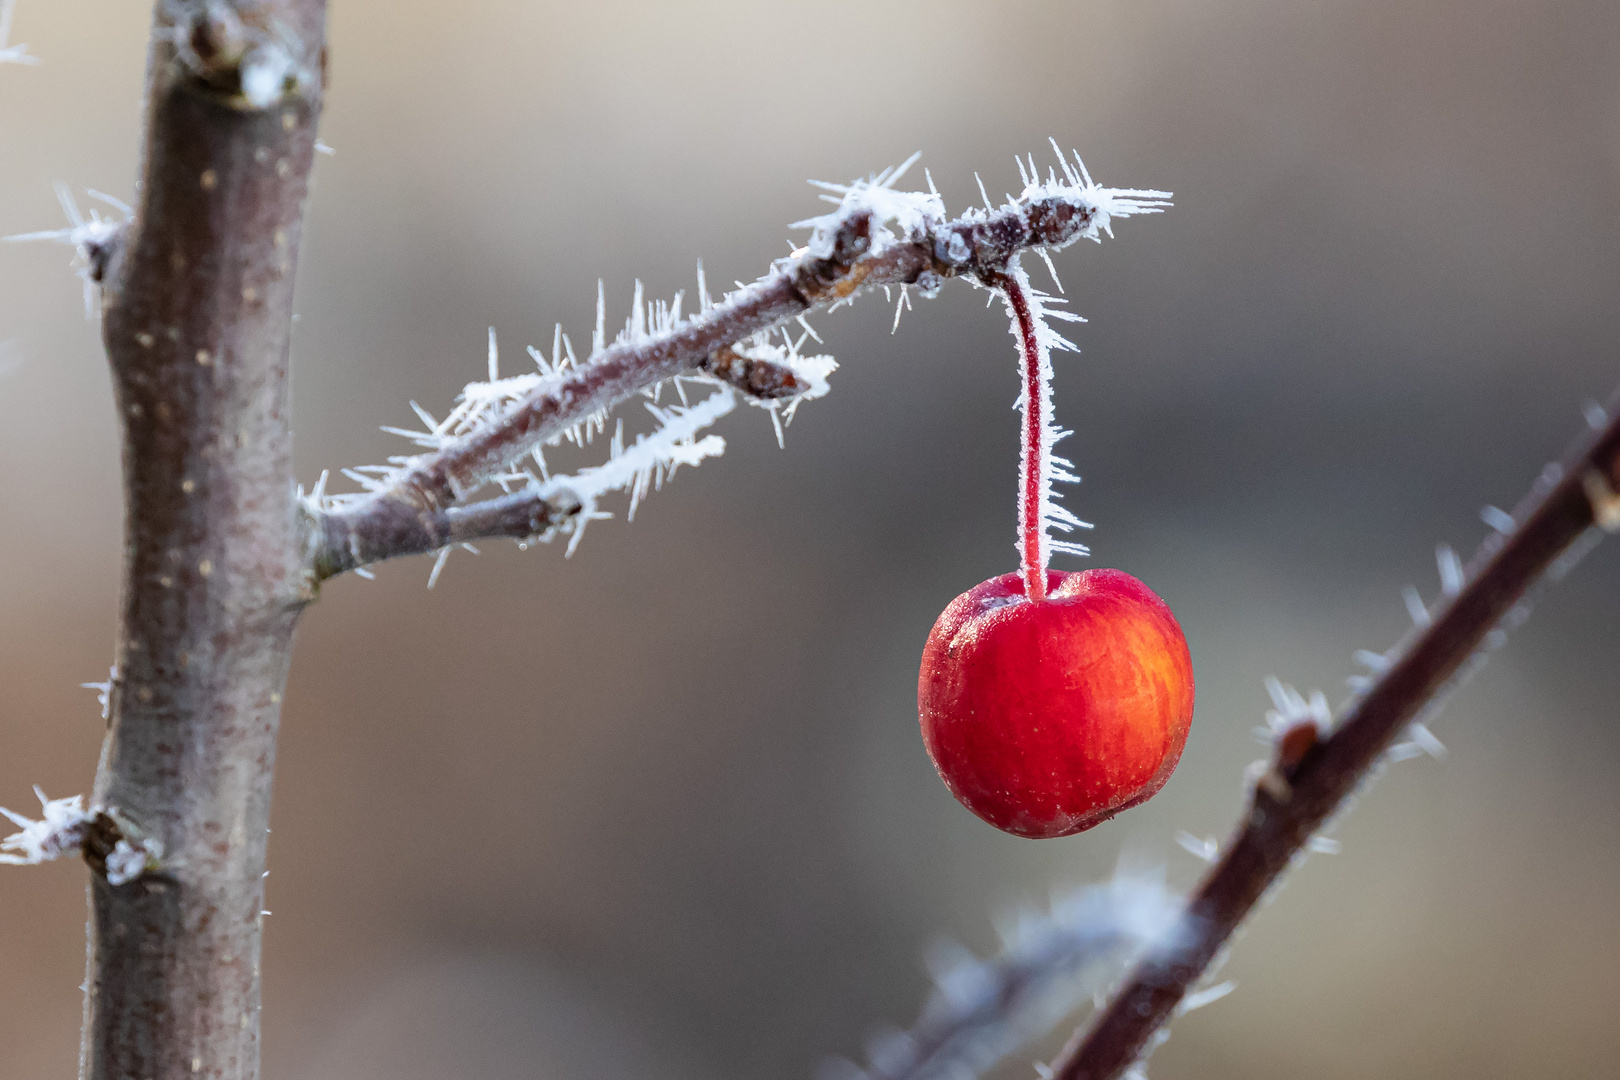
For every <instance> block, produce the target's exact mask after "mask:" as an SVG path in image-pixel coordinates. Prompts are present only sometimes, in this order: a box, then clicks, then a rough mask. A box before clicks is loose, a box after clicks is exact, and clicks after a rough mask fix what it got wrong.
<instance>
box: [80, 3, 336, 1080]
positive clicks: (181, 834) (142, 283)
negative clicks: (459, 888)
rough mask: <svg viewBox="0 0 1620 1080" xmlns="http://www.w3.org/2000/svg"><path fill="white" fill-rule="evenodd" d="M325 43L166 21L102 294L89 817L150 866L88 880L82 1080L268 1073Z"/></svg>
mask: <svg viewBox="0 0 1620 1080" xmlns="http://www.w3.org/2000/svg"><path fill="white" fill-rule="evenodd" d="M324 21H325V4H324V0H265V2H251V0H240V2H236V3H229V4H227V3H217V2H216V3H211V4H210V3H202V2H174V0H160V2H159V3H158V4H157V11H156V16H155V20H154V30H153V36H152V46H151V53H150V58H149V69H148V75H147V100H146V120H145V123H146V127H145V140H144V147H143V161H142V166H141V174H140V187H139V192H140V199H139V205H138V207H137V211H136V214H135V217H134V219H133V221H132V222H131V223H130V225H129V227H128V229H127V231H126V233H125V236H124V238H123V242H122V244H121V245H120V246H119V251H118V252H117V255H116V257H115V258H114V259H113V260H112V261H111V262H110V264H109V265H108V266H107V267H106V272H105V273H104V275H103V277H102V284H103V312H104V319H103V333H104V338H105V343H106V347H107V353H108V358H109V360H110V362H111V365H112V370H113V384H114V390H115V399H116V401H117V407H118V412H119V417H120V420H121V422H122V427H123V436H124V442H123V475H124V486H125V497H126V524H125V553H124V567H123V583H122V605H121V617H120V625H119V633H118V642H117V663H118V667H117V675H116V677H115V678H114V680H113V686H112V691H111V714H110V715H111V719H110V721H109V727H108V732H107V739H106V744H105V746H104V748H103V751H102V760H101V767H100V769H99V771H98V775H97V778H96V787H95V796H94V800H93V801H94V803H95V804H97V805H99V806H102V807H105V808H106V809H107V812H108V813H109V814H110V815H111V816H112V818H113V819H114V820H115V821H116V822H117V826H118V828H119V829H120V830H122V832H123V833H124V834H126V835H131V836H135V837H139V838H142V839H144V840H146V841H147V842H148V843H150V842H152V841H156V842H158V843H160V844H161V845H162V847H161V853H162V854H161V858H160V859H159V860H158V864H157V865H156V867H153V868H149V869H148V870H147V871H146V872H145V873H144V874H142V875H141V876H140V877H138V878H136V879H135V880H134V881H132V882H129V883H127V884H123V885H117V886H114V885H110V884H109V883H108V881H107V878H106V876H105V873H104V869H103V870H98V872H97V873H95V874H94V875H93V877H92V882H91V890H90V891H91V909H92V912H91V926H90V932H91V937H90V961H89V965H90V971H89V979H88V982H87V996H86V1005H85V1031H84V1047H83V1065H82V1070H81V1071H82V1074H83V1076H85V1077H88V1078H91V1080H145V1078H152V1080H159V1078H174V1077H181V1076H196V1077H208V1078H222V1080H224V1078H229V1080H251V1078H253V1077H256V1076H257V1075H258V1065H259V955H260V937H261V930H262V917H261V909H262V907H263V902H262V901H263V884H262V879H263V876H264V873H265V847H266V834H267V831H268V822H269V812H270V784H271V770H272V765H273V762H274V759H275V739H276V728H277V723H278V720H279V716H280V705H281V695H282V688H283V685H284V682H285V679H286V673H287V664H288V657H289V653H290V651H291V647H292V634H293V624H294V622H295V621H296V619H297V616H298V612H299V610H300V608H301V607H302V606H303V605H304V604H305V603H306V602H307V601H308V600H309V599H310V598H311V596H312V595H313V586H312V582H311V581H310V580H309V578H308V575H307V573H306V571H305V570H304V569H303V566H302V557H301V551H300V546H299V541H298V528H297V517H296V506H295V500H294V494H293V487H292V468H291V449H292V445H291V427H290V424H289V417H288V412H287V409H288V401H287V374H288V339H289V335H290V328H291V315H292V294H293V268H294V266H295V263H296V259H297V253H298V242H299V234H300V227H301V222H302V218H303V210H304V202H305V195H306V191H307V181H308V176H309V171H310V164H311V158H312V154H313V151H314V143H315V125H316V120H317V117H318V115H319V112H320V102H321V91H322V83H323V81H324V60H325V58H324V44H323V32H324ZM91 862H92V868H93V869H95V868H96V861H95V860H93V859H92V860H91Z"/></svg>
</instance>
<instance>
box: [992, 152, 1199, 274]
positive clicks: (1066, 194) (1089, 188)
mask: <svg viewBox="0 0 1620 1080" xmlns="http://www.w3.org/2000/svg"><path fill="white" fill-rule="evenodd" d="M1048 141H1049V142H1050V143H1051V144H1052V152H1053V153H1055V154H1056V155H1057V159H1058V165H1059V167H1060V168H1061V169H1062V170H1063V176H1062V178H1061V179H1059V177H1058V175H1057V173H1056V172H1055V171H1053V170H1051V169H1048V170H1047V174H1046V179H1045V180H1042V179H1041V174H1040V170H1039V169H1037V168H1036V167H1035V157H1034V155H1033V154H1032V155H1030V157H1029V162H1028V165H1027V166H1026V164H1025V163H1024V162H1023V161H1019V162H1018V172H1019V174H1020V175H1021V176H1022V177H1023V179H1024V190H1023V193H1022V194H1020V195H1019V196H1018V198H1019V200H1020V201H1027V200H1035V199H1047V198H1056V199H1062V200H1063V201H1065V202H1067V203H1069V204H1071V205H1073V206H1075V207H1083V208H1086V209H1089V210H1091V211H1092V217H1091V221H1090V223H1089V224H1088V225H1087V226H1086V227H1085V228H1084V229H1082V230H1081V231H1080V233H1079V234H1078V235H1076V236H1075V237H1073V238H1072V239H1070V240H1068V241H1066V242H1065V243H1062V244H1057V245H1053V246H1052V247H1051V248H1050V249H1049V250H1053V251H1058V250H1062V249H1063V248H1065V247H1067V246H1068V245H1069V244H1072V243H1074V241H1075V240H1081V239H1085V240H1094V241H1096V242H1098V243H1101V242H1102V238H1103V237H1104V236H1105V235H1106V236H1109V237H1112V236H1113V235H1114V218H1123V217H1133V216H1135V215H1137V214H1160V213H1163V212H1164V211H1165V210H1166V209H1168V208H1169V206H1170V198H1171V193H1170V192H1168V191H1157V190H1154V189H1152V188H1105V187H1100V186H1098V184H1097V182H1096V181H1094V180H1092V178H1091V173H1090V172H1088V171H1087V170H1086V163H1085V162H1084V161H1082V160H1081V159H1080V151H1078V150H1075V151H1073V154H1074V163H1073V164H1072V165H1071V164H1070V163H1069V160H1068V159H1067V158H1065V157H1064V156H1063V151H1062V150H1061V149H1060V148H1059V147H1058V144H1057V140H1056V139H1050V140H1048ZM1014 160H1017V159H1014Z"/></svg>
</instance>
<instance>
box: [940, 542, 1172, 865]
mask: <svg viewBox="0 0 1620 1080" xmlns="http://www.w3.org/2000/svg"><path fill="white" fill-rule="evenodd" d="M1046 580H1047V596H1046V599H1044V600H1040V601H1036V602H1034V603H1031V602H1030V601H1029V600H1027V599H1025V596H1024V583H1023V579H1022V578H1021V577H1020V575H1018V574H1004V575H1002V576H1001V577H997V578H991V579H990V580H989V581H986V582H984V583H982V584H980V585H977V586H975V587H974V588H972V589H969V590H968V591H967V592H965V593H963V594H962V595H961V596H958V597H957V598H956V599H955V600H953V601H951V603H950V604H949V605H948V606H947V607H946V608H945V610H944V612H943V613H941V614H940V617H939V620H938V621H937V622H936V623H935V624H934V629H933V631H932V632H931V633H930V634H929V635H928V644H927V645H926V646H925V647H924V648H923V657H922V671H921V673H920V675H919V676H918V679H917V709H918V714H919V717H920V720H921V723H922V735H923V743H924V744H925V745H926V746H927V747H928V756H929V757H931V758H932V759H933V761H934V767H935V768H936V769H938V770H939V775H940V778H941V779H942V780H944V781H945V786H946V787H948V788H949V789H950V791H951V794H953V795H955V796H956V798H957V800H958V801H960V802H961V803H962V805H963V806H966V807H967V808H968V809H969V810H971V811H973V812H974V813H975V814H977V815H978V816H979V817H981V818H983V819H984V820H985V821H987V822H989V823H990V824H991V825H994V826H995V827H996V828H998V829H1002V830H1005V831H1006V832H1010V833H1012V834H1014V835H1016V836H1024V837H1028V838H1030V839H1042V838H1047V837H1054V836H1069V835H1071V834H1073V833H1077V832H1082V831H1084V830H1086V829H1089V828H1091V827H1092V826H1094V825H1098V824H1100V823H1102V822H1104V821H1107V820H1108V819H1109V818H1111V817H1113V816H1114V815H1115V814H1117V813H1119V812H1120V811H1121V810H1124V809H1127V808H1128V807H1132V806H1135V805H1136V804H1137V803H1139V802H1142V801H1144V800H1145V799H1148V798H1151V797H1152V796H1153V795H1154V794H1156V793H1157V792H1158V790H1159V789H1160V788H1161V787H1163V786H1164V782H1165V781H1166V780H1167V779H1169V777H1170V773H1171V772H1172V771H1173V770H1174V769H1175V767H1176V763H1177V762H1178V761H1180V760H1181V750H1182V747H1183V746H1185V745H1186V742H1187V729H1188V727H1189V725H1190V724H1191V723H1192V713H1193V669H1192V657H1191V655H1190V654H1189V653H1188V651H1187V639H1186V638H1185V637H1184V636H1183V635H1182V632H1181V627H1180V625H1179V624H1178V623H1177V622H1176V617H1175V616H1174V615H1172V614H1171V613H1170V608H1169V607H1168V606H1167V605H1166V604H1165V602H1164V601H1163V600H1160V599H1159V597H1158V596H1156V595H1155V594H1154V592H1153V591H1152V590H1151V589H1149V588H1148V587H1147V586H1146V585H1144V584H1142V583H1141V582H1140V581H1138V580H1137V579H1136V578H1134V577H1132V576H1131V575H1130V574H1127V573H1125V572H1124V571H1122V570H1085V571H1082V572H1079V573H1065V572H1062V571H1056V570H1049V571H1047V579H1046Z"/></svg>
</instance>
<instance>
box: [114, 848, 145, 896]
mask: <svg viewBox="0 0 1620 1080" xmlns="http://www.w3.org/2000/svg"><path fill="white" fill-rule="evenodd" d="M147 862H148V859H147V854H146V849H145V848H144V847H134V846H132V845H131V844H130V842H129V841H128V840H120V841H118V843H117V844H115V845H114V846H113V849H112V851H110V852H108V853H107V884H109V885H123V884H125V883H127V882H131V881H134V880H135V879H136V878H138V877H140V876H141V872H142V871H144V870H145V869H146V866H147Z"/></svg>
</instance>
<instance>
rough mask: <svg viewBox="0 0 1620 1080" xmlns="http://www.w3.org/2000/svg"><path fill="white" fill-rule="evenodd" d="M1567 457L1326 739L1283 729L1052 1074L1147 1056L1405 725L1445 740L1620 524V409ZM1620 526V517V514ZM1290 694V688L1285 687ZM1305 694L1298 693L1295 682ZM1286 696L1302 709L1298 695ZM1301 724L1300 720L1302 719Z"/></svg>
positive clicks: (1082, 1074) (1103, 1075) (1090, 1073)
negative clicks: (1432, 727) (1543, 593)
mask: <svg viewBox="0 0 1620 1080" xmlns="http://www.w3.org/2000/svg"><path fill="white" fill-rule="evenodd" d="M1610 415H1614V416H1615V418H1614V419H1612V420H1610V421H1609V422H1608V423H1607V424H1606V425H1605V426H1604V427H1603V428H1602V429H1601V430H1599V431H1597V432H1595V433H1594V434H1592V435H1590V436H1589V437H1588V438H1587V439H1586V441H1585V442H1584V444H1583V445H1582V446H1581V447H1580V448H1579V449H1578V450H1576V451H1575V452H1574V453H1572V454H1571V455H1570V456H1569V457H1568V458H1567V459H1566V460H1565V461H1564V462H1563V463H1562V464H1556V465H1550V466H1548V467H1547V468H1546V469H1545V470H1543V472H1542V475H1541V477H1540V478H1539V479H1538V480H1537V481H1536V483H1535V485H1534V486H1533V487H1532V488H1531V490H1530V493H1529V494H1528V495H1527V496H1526V497H1525V498H1524V500H1523V501H1522V502H1521V503H1520V505H1519V507H1518V508H1517V509H1516V510H1515V511H1514V513H1513V514H1512V515H1511V516H1512V518H1513V520H1514V521H1516V522H1518V523H1519V524H1517V526H1516V527H1514V528H1513V529H1512V531H1510V532H1508V533H1506V534H1503V533H1500V532H1497V533H1493V534H1492V535H1491V536H1488V537H1487V538H1486V540H1485V542H1484V543H1483V544H1482V545H1481V547H1480V549H1479V552H1478V554H1477V555H1476V556H1475V557H1474V559H1473V561H1472V562H1471V563H1470V564H1469V566H1468V567H1466V568H1462V567H1460V565H1458V564H1457V563H1455V562H1454V560H1455V556H1454V555H1451V556H1449V557H1448V554H1449V552H1448V553H1443V554H1441V555H1440V556H1439V562H1440V565H1441V573H1442V575H1443V588H1442V603H1441V605H1440V606H1439V607H1438V609H1437V610H1435V611H1434V612H1432V613H1427V612H1426V614H1427V615H1428V619H1427V621H1426V622H1420V623H1419V624H1418V626H1417V627H1416V628H1415V632H1414V634H1413V635H1412V636H1410V637H1409V638H1408V639H1407V640H1406V642H1404V644H1403V645H1402V647H1400V648H1399V649H1398V650H1396V651H1394V652H1392V653H1391V654H1388V655H1389V660H1390V663H1389V664H1388V666H1387V668H1385V669H1384V670H1383V671H1382V672H1380V673H1378V674H1375V675H1372V676H1369V677H1368V682H1367V685H1366V687H1365V689H1364V690H1363V691H1362V692H1361V693H1359V694H1358V695H1357V696H1356V697H1355V698H1354V699H1353V700H1352V701H1351V702H1350V704H1349V705H1348V706H1347V707H1346V708H1345V710H1344V714H1343V716H1342V718H1341V720H1340V723H1339V725H1338V727H1337V729H1335V730H1334V731H1332V732H1331V733H1328V732H1326V731H1323V732H1321V735H1322V737H1321V738H1305V739H1296V740H1290V739H1287V738H1282V739H1279V740H1278V743H1277V747H1278V756H1277V759H1276V760H1275V761H1274V762H1273V763H1272V765H1271V767H1270V768H1269V769H1268V770H1266V772H1265V773H1264V775H1262V776H1261V777H1260V778H1259V779H1258V781H1257V782H1256V783H1255V784H1254V787H1253V790H1252V793H1251V801H1250V804H1249V808H1248V810H1247V811H1246V812H1245V814H1244V816H1243V818H1242V820H1241V821H1240V823H1239V825H1238V828H1237V830H1236V831H1235V832H1234V834H1233V835H1232V837H1231V838H1230V839H1229V840H1227V842H1226V843H1224V844H1222V845H1221V847H1220V851H1221V855H1220V858H1219V861H1218V862H1217V863H1216V864H1215V866H1214V867H1213V868H1212V869H1211V870H1210V871H1209V873H1208V874H1207V875H1206V876H1205V878H1204V880H1203V882H1202V883H1201V884H1200V885H1199V887H1198V890H1197V891H1196V892H1195V893H1194V894H1193V897H1192V898H1191V900H1190V901H1189V902H1188V904H1187V908H1186V914H1185V917H1184V918H1185V925H1187V926H1189V927H1191V932H1190V937H1189V938H1188V940H1187V941H1186V942H1185V943H1182V944H1179V945H1170V946H1161V947H1158V948H1155V949H1152V950H1150V951H1149V953H1148V954H1147V955H1146V956H1145V957H1143V959H1142V960H1141V961H1140V963H1139V964H1138V965H1137V967H1136V970H1135V971H1133V972H1132V973H1131V974H1130V975H1129V976H1127V978H1126V980H1125V981H1124V983H1123V984H1121V986H1120V988H1119V989H1118V990H1117V991H1116V992H1115V994H1114V996H1113V998H1112V999H1111V1000H1110V1001H1109V1003H1108V1005H1107V1006H1106V1007H1105V1008H1104V1009H1102V1010H1101V1011H1099V1012H1098V1013H1097V1014H1096V1016H1095V1017H1094V1018H1093V1020H1092V1022H1091V1023H1090V1025H1089V1027H1088V1028H1086V1029H1083V1030H1082V1031H1081V1032H1077V1033H1076V1037H1075V1039H1074V1041H1073V1042H1072V1043H1071V1044H1070V1046H1069V1048H1068V1049H1067V1050H1066V1051H1065V1053H1064V1055H1063V1057H1062V1058H1061V1059H1060V1060H1059V1061H1058V1062H1057V1063H1055V1065H1054V1067H1053V1078H1054V1080H1115V1078H1117V1077H1121V1076H1125V1075H1128V1074H1129V1073H1130V1072H1131V1071H1132V1070H1135V1069H1138V1068H1139V1067H1140V1065H1141V1062H1142V1059H1143V1058H1144V1057H1145V1055H1146V1054H1147V1053H1148V1052H1150V1051H1151V1050H1152V1049H1153V1047H1154V1046H1156V1045H1157V1041H1159V1040H1162V1036H1163V1032H1161V1031H1160V1029H1161V1028H1162V1027H1163V1026H1164V1024H1165V1023H1166V1022H1168V1021H1169V1020H1170V1019H1171V1018H1172V1016H1173V1015H1174V1014H1175V1012H1176V1009H1177V1006H1178V1005H1179V1004H1180V1003H1181V1002H1182V1000H1183V998H1184V997H1185V995H1186V994H1187V992H1188V990H1189V988H1190V987H1191V986H1193V985H1194V984H1195V983H1196V982H1197V981H1198V979H1199V978H1200V977H1202V975H1203V974H1204V972H1205V971H1206V970H1207V969H1208V968H1209V966H1210V965H1211V963H1212V962H1214V961H1215V960H1216V958H1217V957H1219V956H1220V954H1221V952H1222V950H1223V949H1224V948H1225V947H1226V945H1227V942H1228V940H1229V939H1230V938H1231V935H1232V933H1233V932H1234V931H1235V930H1236V929H1237V927H1238V925H1239V924H1240V923H1241V922H1242V921H1243V919H1244V918H1245V917H1246V916H1247V915H1248V914H1249V912H1250V911H1251V910H1252V909H1253V908H1254V905H1255V904H1256V903H1257V902H1258V901H1259V900H1260V898H1261V897H1262V896H1263V895H1265V893H1266V892H1267V890H1268V889H1270V888H1271V887H1272V886H1273V885H1275V884H1276V883H1277V881H1279V880H1280V879H1281V877H1282V876H1283V874H1284V873H1285V872H1286V871H1287V870H1288V868H1289V867H1290V866H1291V865H1293V863H1294V862H1295V861H1296V859H1297V858H1298V856H1299V855H1300V853H1301V852H1302V850H1304V849H1305V848H1306V846H1307V845H1308V844H1309V843H1310V842H1311V840H1312V839H1313V838H1314V837H1315V836H1316V835H1317V830H1318V829H1320V828H1321V827H1322V825H1323V824H1324V823H1325V822H1327V821H1328V820H1329V819H1330V818H1331V817H1332V816H1333V815H1334V814H1335V813H1337V812H1339V811H1340V810H1342V809H1343V807H1344V806H1345V804H1346V800H1347V799H1348V798H1349V797H1350V796H1351V795H1352V794H1354V792H1355V791H1356V790H1357V789H1358V788H1359V787H1360V786H1361V785H1362V784H1363V783H1365V781H1366V780H1367V778H1368V777H1369V776H1371V775H1372V774H1373V773H1374V772H1375V771H1376V769H1377V767H1378V766H1379V764H1380V763H1382V762H1384V761H1386V760H1389V757H1390V751H1391V750H1392V748H1393V747H1394V746H1395V743H1396V740H1397V739H1399V738H1400V737H1401V735H1402V734H1403V733H1408V732H1409V733H1410V734H1411V735H1412V740H1413V745H1414V746H1416V747H1418V748H1419V749H1423V750H1427V751H1428V752H1431V753H1442V752H1443V749H1444V748H1443V747H1440V746H1439V745H1438V740H1434V739H1433V736H1432V735H1430V734H1429V733H1428V731H1427V729H1426V728H1424V727H1422V726H1421V721H1422V719H1423V717H1424V716H1425V715H1427V714H1428V712H1430V711H1432V706H1433V703H1434V702H1435V701H1436V700H1437V699H1438V698H1440V697H1442V696H1443V695H1444V693H1445V692H1446V690H1447V689H1448V688H1450V687H1451V686H1453V685H1455V683H1456V681H1457V680H1458V679H1459V678H1460V677H1462V676H1464V675H1465V674H1466V673H1467V672H1468V670H1470V668H1471V667H1472V666H1473V665H1474V663H1475V661H1476V659H1477V658H1478V657H1479V656H1480V655H1481V652H1480V650H1481V649H1482V648H1489V647H1490V645H1491V635H1493V634H1495V633H1497V632H1498V631H1497V629H1495V628H1496V626H1497V624H1498V623H1499V622H1503V621H1504V620H1505V621H1507V622H1509V623H1512V622H1513V621H1514V620H1515V619H1518V618H1522V616H1523V613H1524V611H1525V610H1526V608H1525V602H1524V600H1523V599H1522V597H1524V595H1525V594H1526V592H1528V591H1529V590H1530V589H1531V588H1532V587H1534V586H1535V585H1537V584H1538V583H1539V582H1540V581H1542V580H1543V579H1544V578H1553V579H1556V577H1557V575H1558V572H1559V570H1560V569H1561V568H1562V567H1563V566H1564V565H1565V564H1566V563H1567V562H1568V561H1569V560H1570V558H1571V556H1572V555H1574V554H1576V553H1577V552H1580V551H1581V550H1583V548H1584V547H1585V546H1587V544H1588V543H1589V538H1591V537H1593V536H1598V535H1601V533H1600V532H1599V531H1598V527H1602V528H1604V529H1609V528H1610V526H1609V525H1607V524H1606V521H1605V502H1606V500H1607V499H1609V498H1612V497H1613V495H1612V493H1613V491H1614V489H1615V488H1616V486H1617V484H1620V414H1615V413H1614V411H1613V410H1612V409H1611V410H1610ZM1500 523H1501V524H1505V522H1500ZM1614 525H1615V527H1620V520H1617V521H1615V523H1614ZM1284 696H1286V695H1284ZM1295 696H1297V695H1295ZM1287 704H1288V706H1289V708H1288V709H1286V710H1285V709H1283V708H1282V705H1281V704H1280V705H1279V711H1280V712H1283V711H1288V712H1291V711H1293V709H1292V706H1293V704H1294V702H1293V701H1292V698H1290V699H1289V700H1288V701H1287ZM1290 730H1294V729H1290Z"/></svg>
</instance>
